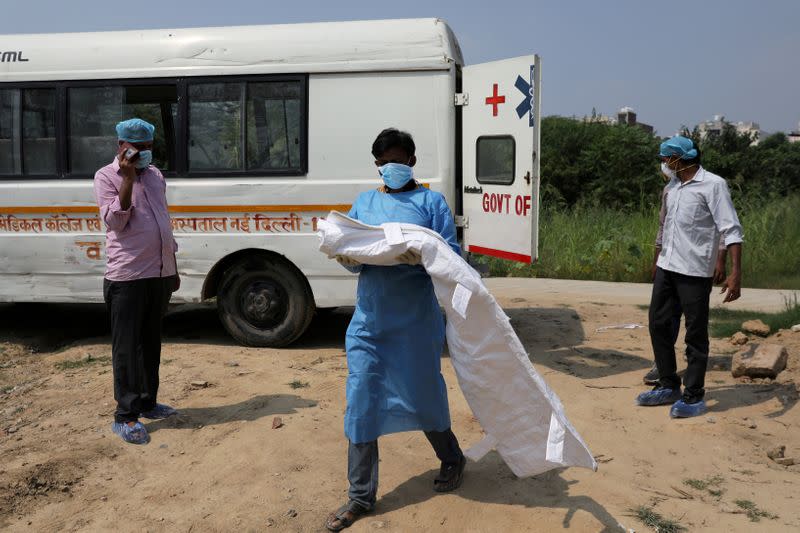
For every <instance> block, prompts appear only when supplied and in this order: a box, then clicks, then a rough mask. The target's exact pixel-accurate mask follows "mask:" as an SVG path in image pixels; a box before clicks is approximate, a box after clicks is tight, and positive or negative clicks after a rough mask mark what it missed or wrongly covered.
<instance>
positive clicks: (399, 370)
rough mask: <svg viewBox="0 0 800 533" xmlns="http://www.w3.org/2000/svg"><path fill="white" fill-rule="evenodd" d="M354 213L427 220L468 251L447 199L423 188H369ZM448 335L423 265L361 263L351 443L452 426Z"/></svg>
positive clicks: (350, 334) (368, 220)
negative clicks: (444, 358) (445, 359)
mask: <svg viewBox="0 0 800 533" xmlns="http://www.w3.org/2000/svg"><path fill="white" fill-rule="evenodd" d="M350 217H351V218H355V219H357V220H360V221H361V222H364V223H365V224H370V225H379V224H382V223H384V222H405V223H409V224H416V225H418V226H423V227H426V228H429V229H432V230H434V231H436V232H437V233H439V234H440V235H441V236H442V237H444V238H445V240H447V242H448V243H450V246H451V247H452V248H453V250H455V251H456V253H459V254H460V253H461V250H460V248H459V246H458V242H457V240H456V228H455V224H454V223H453V216H452V213H451V212H450V208H449V207H448V206H447V203H446V202H445V199H444V197H443V196H442V195H441V194H439V193H437V192H433V191H430V190H428V189H426V188H423V187H418V188H417V189H415V190H413V191H408V192H401V193H393V194H385V193H382V192H380V191H377V190H374V191H368V192H365V193H362V194H361V195H359V197H358V198H357V199H356V202H355V204H354V205H353V208H352V209H351V210H350ZM444 340H445V327H444V318H443V317H442V313H441V310H440V308H439V304H438V303H437V301H436V295H435V294H434V292H433V283H432V282H431V278H430V276H428V274H427V272H425V269H424V268H423V267H421V266H410V265H397V266H388V267H387V266H372V265H363V266H362V267H361V269H360V275H359V278H358V293H357V297H356V310H355V314H354V315H353V319H352V321H351V322H350V326H349V327H348V328H347V337H346V340H345V347H346V349H347V366H348V371H349V373H348V376H347V410H346V412H345V417H344V431H345V435H346V436H347V438H348V439H349V440H350V441H351V442H354V443H363V442H370V441H373V440H375V439H377V438H378V437H379V436H381V435H385V434H387V433H397V432H399V431H410V430H423V431H444V430H446V429H448V428H449V427H450V410H449V407H448V404H447V389H446V387H445V382H444V378H443V377H442V374H441V360H440V359H441V355H442V349H443V348H444Z"/></svg>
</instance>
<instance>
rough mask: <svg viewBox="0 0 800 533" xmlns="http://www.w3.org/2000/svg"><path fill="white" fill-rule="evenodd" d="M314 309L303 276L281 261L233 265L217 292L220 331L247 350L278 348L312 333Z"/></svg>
mask: <svg viewBox="0 0 800 533" xmlns="http://www.w3.org/2000/svg"><path fill="white" fill-rule="evenodd" d="M315 309H316V307H315V305H314V296H313V294H312V293H311V287H310V286H309V284H308V281H307V280H306V278H305V276H303V273H302V272H300V270H298V269H297V267H296V266H294V265H293V264H291V263H289V262H288V261H286V260H284V259H282V258H280V257H277V256H275V257H263V256H260V257H259V256H256V257H250V258H247V259H244V260H243V261H240V262H238V263H236V264H234V265H233V266H232V267H230V268H229V269H228V270H227V271H226V272H225V274H224V275H223V277H222V282H221V283H220V286H219V290H218V291H217V312H218V313H219V318H220V320H221V321H222V325H223V326H224V327H225V329H226V330H227V331H228V333H230V335H231V336H232V337H233V338H234V339H236V341H238V342H239V343H241V344H243V345H245V346H258V347H270V348H279V347H282V346H287V345H289V344H291V343H293V342H294V341H296V340H297V339H298V338H299V337H300V336H301V335H302V334H303V333H304V332H305V331H306V329H308V326H309V324H311V319H312V318H314V311H315Z"/></svg>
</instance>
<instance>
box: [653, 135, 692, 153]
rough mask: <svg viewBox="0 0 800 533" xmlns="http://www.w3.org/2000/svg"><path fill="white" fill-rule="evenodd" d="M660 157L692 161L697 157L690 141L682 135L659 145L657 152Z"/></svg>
mask: <svg viewBox="0 0 800 533" xmlns="http://www.w3.org/2000/svg"><path fill="white" fill-rule="evenodd" d="M658 155H660V156H661V157H672V156H675V155H677V156H680V158H681V159H694V158H695V157H697V149H696V148H695V147H694V143H693V142H692V140H691V139H688V138H686V137H684V136H682V135H676V136H675V137H673V138H671V139H667V140H666V141H664V142H663V143H661V149H660V150H659V151H658Z"/></svg>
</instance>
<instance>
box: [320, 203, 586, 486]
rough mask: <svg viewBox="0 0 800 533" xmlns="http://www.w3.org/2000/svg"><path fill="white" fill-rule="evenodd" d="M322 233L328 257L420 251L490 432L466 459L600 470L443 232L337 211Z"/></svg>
mask: <svg viewBox="0 0 800 533" xmlns="http://www.w3.org/2000/svg"><path fill="white" fill-rule="evenodd" d="M389 226H391V229H390V228H389ZM398 229H399V230H400V231H402V238H400V237H398V234H397V231H398ZM319 236H320V241H321V242H320V251H322V252H323V253H325V254H327V255H328V257H333V256H335V255H345V256H348V257H351V258H353V259H355V260H357V261H359V262H361V263H365V264H373V265H393V264H396V263H397V261H396V258H397V256H398V255H400V254H401V253H403V252H405V251H407V250H408V249H414V250H416V251H418V252H420V254H421V256H422V265H423V266H424V267H425V269H426V270H427V272H428V274H429V275H430V276H431V279H432V280H433V286H434V290H435V292H436V297H437V299H438V300H439V304H440V305H441V306H442V307H443V308H444V310H445V312H446V314H447V344H448V347H449V350H450V358H451V361H452V364H453V368H454V369H455V372H456V376H457V377H458V382H459V385H460V386H461V390H462V392H463V394H464V398H466V400H467V403H468V404H469V406H470V408H471V409H472V412H473V413H474V415H475V418H476V419H477V420H478V422H479V423H480V424H481V426H482V427H483V429H484V432H485V433H486V436H485V437H484V439H483V440H482V441H480V442H478V443H477V444H475V445H474V446H472V447H471V448H470V449H469V450H467V451H466V452H465V453H466V454H467V456H468V457H470V458H471V459H473V460H478V459H480V458H481V457H483V456H484V455H485V454H486V453H488V452H489V451H491V450H492V449H496V450H497V452H498V453H499V454H500V456H501V457H502V458H503V460H504V461H505V462H506V464H508V466H509V468H510V469H511V471H512V472H514V474H516V475H517V476H519V477H525V476H532V475H536V474H540V473H542V472H546V471H547V470H551V469H553V468H560V467H565V466H580V467H584V468H591V469H593V470H596V469H597V462H596V461H595V460H594V457H593V456H592V454H591V452H590V451H589V448H588V447H587V446H586V443H585V442H584V441H583V439H582V438H581V437H580V435H579V434H578V432H577V431H576V430H575V428H574V427H573V426H572V424H571V423H570V422H569V420H567V417H566V415H565V414H564V407H563V405H562V404H561V401H560V400H559V399H558V396H556V394H555V393H554V392H553V391H552V390H551V389H550V387H548V386H547V384H546V383H545V382H544V380H543V379H542V377H541V376H540V375H539V373H538V372H537V371H536V370H535V369H534V367H533V365H532V364H531V362H530V359H529V358H528V354H527V353H526V352H525V349H524V347H523V346H522V343H521V342H520V341H519V338H518V337H517V335H516V333H515V332H514V329H513V328H512V327H511V324H510V322H509V319H508V317H507V316H506V315H505V313H504V312H503V310H502V309H501V308H500V306H499V305H498V304H497V302H496V301H495V299H494V297H493V296H492V295H491V294H490V293H489V291H488V290H487V289H486V287H485V286H484V284H483V281H482V280H481V278H480V276H479V275H478V273H477V272H475V271H474V270H473V269H472V268H471V267H470V266H469V265H468V264H467V263H466V261H464V260H463V259H462V258H461V257H459V256H458V255H457V254H455V253H453V251H452V249H451V248H450V247H449V246H448V244H447V243H446V242H445V241H444V240H443V239H442V238H441V237H440V236H439V235H438V234H437V233H435V232H433V231H431V230H428V229H426V228H422V227H419V226H414V225H411V224H391V225H388V224H387V225H384V226H382V227H376V226H367V225H365V224H362V223H360V222H358V221H356V220H353V219H350V218H348V217H346V216H345V215H342V214H341V213H338V212H332V213H331V214H330V215H329V216H328V218H327V219H326V220H322V221H320V223H319ZM388 238H391V242H390V241H389V239H388Z"/></svg>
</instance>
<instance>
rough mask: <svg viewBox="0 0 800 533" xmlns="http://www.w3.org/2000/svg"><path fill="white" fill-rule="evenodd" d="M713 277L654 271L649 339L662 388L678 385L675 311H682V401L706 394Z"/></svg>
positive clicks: (660, 270) (679, 382) (698, 398)
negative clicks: (683, 369)
mask: <svg viewBox="0 0 800 533" xmlns="http://www.w3.org/2000/svg"><path fill="white" fill-rule="evenodd" d="M711 287H712V279H711V278H701V277H695V276H685V275H683V274H678V273H677V272H671V271H669V270H663V269H661V268H659V269H657V270H656V279H655V281H654V283H653V296H652V298H651V300H650V316H649V319H650V341H651V343H652V345H653V353H654V354H655V359H656V366H657V367H658V374H659V376H660V379H659V384H660V385H661V386H662V387H668V388H671V389H676V388H678V387H680V386H681V380H680V378H679V377H678V374H677V370H678V366H677V362H676V360H675V341H676V338H677V334H676V331H675V310H676V308H677V306H679V307H680V309H682V310H683V315H684V317H685V319H686V337H685V341H686V359H687V361H688V364H687V367H686V374H685V375H684V377H683V386H684V393H683V397H684V400H685V401H687V402H689V403H693V402H696V401H699V400H701V399H703V396H704V395H705V389H704V388H703V387H704V386H705V377H706V367H707V366H708V347H709V341H708V307H709V299H710V296H711Z"/></svg>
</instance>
